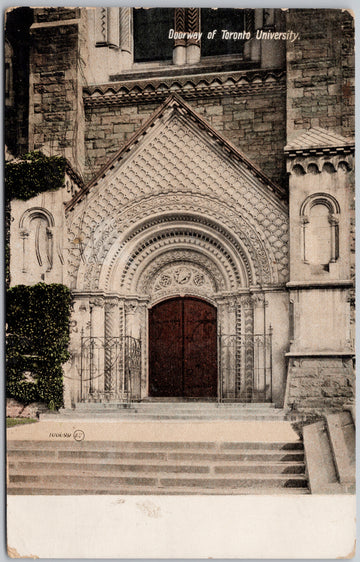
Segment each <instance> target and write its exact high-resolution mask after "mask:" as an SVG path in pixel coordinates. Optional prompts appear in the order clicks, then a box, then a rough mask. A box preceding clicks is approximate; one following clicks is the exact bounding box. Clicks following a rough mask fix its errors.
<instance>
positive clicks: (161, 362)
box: [149, 297, 217, 398]
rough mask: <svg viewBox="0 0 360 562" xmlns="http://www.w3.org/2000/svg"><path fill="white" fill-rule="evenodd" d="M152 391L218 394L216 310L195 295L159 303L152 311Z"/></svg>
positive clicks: (177, 395) (150, 367) (150, 362)
mask: <svg viewBox="0 0 360 562" xmlns="http://www.w3.org/2000/svg"><path fill="white" fill-rule="evenodd" d="M149 394H150V396H159V397H160V396H163V397H166V396H168V397H171V396H174V397H175V396H176V397H181V396H183V397H194V398H196V397H214V398H215V397H216V396H217V337H216V309H215V308H214V307H213V306H211V305H210V304H208V303H206V302H204V301H201V300H200V299H195V298H190V297H188V298H176V299H171V300H168V301H165V302H163V303H160V304H159V305H157V306H155V307H153V308H152V309H151V310H150V313H149Z"/></svg>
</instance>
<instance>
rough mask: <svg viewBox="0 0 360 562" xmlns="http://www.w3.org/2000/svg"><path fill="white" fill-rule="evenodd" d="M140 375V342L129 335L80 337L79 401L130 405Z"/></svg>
mask: <svg viewBox="0 0 360 562" xmlns="http://www.w3.org/2000/svg"><path fill="white" fill-rule="evenodd" d="M140 373H141V342H140V340H138V339H136V338H133V337H131V336H123V337H111V338H105V337H93V336H84V335H82V336H81V357H80V401H87V400H90V401H91V400H119V401H126V402H130V401H131V400H132V399H133V396H134V393H133V384H134V381H135V380H137V381H139V380H140Z"/></svg>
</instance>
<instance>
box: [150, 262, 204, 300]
mask: <svg viewBox="0 0 360 562" xmlns="http://www.w3.org/2000/svg"><path fill="white" fill-rule="evenodd" d="M190 263H191V262H190ZM190 263H189V262H186V261H176V262H175V263H172V264H170V265H168V266H166V267H164V268H162V269H161V270H160V272H158V273H157V275H156V276H155V277H154V278H153V282H152V291H151V293H152V294H153V295H154V297H155V298H156V296H157V295H166V294H167V293H168V294H172V293H184V292H185V293H186V294H205V295H206V294H208V295H211V294H213V293H214V292H215V286H214V282H213V281H212V280H211V278H210V277H209V275H208V274H207V272H206V271H205V270H204V269H202V268H200V267H195V266H194V265H193V264H191V265H190Z"/></svg>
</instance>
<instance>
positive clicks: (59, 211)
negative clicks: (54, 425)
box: [5, 7, 354, 412]
mask: <svg viewBox="0 0 360 562" xmlns="http://www.w3.org/2000/svg"><path fill="white" fill-rule="evenodd" d="M19 10H20V12H18V15H17V10H14V11H11V12H10V13H9V14H8V20H7V29H6V31H7V39H6V41H7V42H6V49H5V57H6V65H7V66H6V68H7V76H8V82H7V90H6V101H5V103H6V118H7V133H6V135H7V139H6V141H7V145H8V149H9V150H10V152H11V153H12V154H13V155H15V156H18V155H19V154H20V153H21V152H23V151H24V149H28V150H41V151H42V152H44V153H45V154H48V155H62V156H65V157H66V158H67V160H68V162H69V164H70V166H71V167H72V170H70V169H69V170H68V174H67V180H66V183H65V187H64V188H63V189H62V190H59V191H56V192H47V193H45V194H41V195H38V196H36V197H35V198H33V199H31V200H28V201H13V202H12V209H11V210H12V222H11V233H10V234H11V284H12V285H18V284H34V283H37V282H39V281H45V282H47V283H52V282H57V283H64V284H65V285H67V286H69V287H70V288H71V290H72V293H73V297H74V305H73V316H72V322H71V326H72V332H71V343H70V352H71V359H70V361H69V362H68V364H66V366H65V382H66V391H65V403H66V405H67V406H71V405H74V404H75V403H76V402H78V401H80V400H115V401H116V400H128V399H133V400H143V399H147V398H149V397H166V398H168V399H171V398H175V397H176V398H179V397H180V398H198V399H215V400H216V399H220V400H224V401H239V402H249V401H255V402H259V401H260V402H261V401H272V402H274V403H275V404H276V405H277V406H278V407H288V408H292V409H294V410H298V411H302V412H311V411H314V410H316V411H321V410H324V409H338V408H341V407H342V406H343V405H344V404H345V403H346V402H348V401H351V400H352V399H353V397H354V375H353V369H352V360H353V340H354V334H353V307H354V303H353V276H354V248H353V230H354V210H353V209H354V207H353V205H354V203H353V200H354V160H353V153H354V141H353V135H354V60H353V56H354V55H353V19H352V16H351V15H350V14H349V13H348V12H347V11H346V10H304V9H301V10H296V9H294V10H280V9H277V10H270V9H266V10H265V9H255V10H229V9H226V10H225V9H224V10H220V9H219V10H213V9H204V10H203V9H201V10H200V9H195V8H194V9H190V8H179V9H170V8H169V9H148V10H145V9H136V8H126V7H122V8H114V7H112V8H35V9H32V10H30V9H29V10H30V11H29V12H27V20H26V21H27V25H26V26H25V29H24V30H22V32H21V34H20V33H19V32H18V31H17V32H16V30H17V29H18V28H17V25H18V21H20V20H21V16H22V13H21V10H23V9H19ZM214 14H215V15H214ZM214 18H215V19H214ZM22 21H24V20H23V19H22ZM214 22H215V23H216V28H217V30H218V31H217V33H218V35H221V34H222V30H223V29H229V30H230V31H235V29H234V28H233V27H229V26H230V25H233V26H235V25H236V26H237V27H236V30H237V31H239V30H241V32H242V37H243V38H242V39H238V40H236V41H234V40H231V39H229V40H226V39H224V40H220V41H217V42H213V43H212V44H211V45H210V44H209V40H208V39H207V34H208V33H209V30H210V32H211V30H213V29H214V28H215V23H214ZM169 25H171V28H173V29H174V32H176V33H178V36H176V37H180V38H176V39H171V40H169V39H168V40H166V37H165V36H167V34H168V31H169ZM155 30H156V37H157V38H158V37H159V35H160V36H161V37H162V41H160V42H159V45H160V47H161V49H160V50H159V49H158V50H157V48H156V43H157V42H156V41H155V42H154V41H153V37H154V35H155ZM291 31H292V32H294V34H298V36H297V38H296V39H294V37H293V36H291V35H290V32H291ZM186 33H189V34H192V35H190V36H189V37H186ZM198 33H203V37H202V38H201V40H200V41H199V40H197V39H196V37H197V36H196V34H198ZM277 33H278V34H280V35H278V36H276V35H275V34H277ZM144 34H145V35H144ZM146 34H148V36H147V35H146ZM161 34H163V35H161ZM181 34H183V35H185V38H182V35H181ZM225 36H226V34H225ZM144 37H145V39H146V40H144ZM259 37H261V39H259ZM22 41H26V45H27V46H28V48H27V50H26V52H25V53H24V51H23V49H22V48H21V47H22ZM19 53H22V55H21V56H22V58H23V59H26V60H25V62H24V61H22V62H21V63H20V62H19V57H20V55H19ZM19 76H22V80H21V81H20V83H19ZM26 80H28V82H26ZM24 83H26V86H27V85H28V86H29V88H28V90H26V88H25V87H24ZM21 85H23V88H22V87H21ZM25 90H26V91H27V92H28V94H25V93H24V92H25ZM25 129H26V135H25V140H24V130H25ZM19 131H21V132H22V133H21V134H20V133H19ZM42 256H45V257H42ZM50 256H51V257H50Z"/></svg>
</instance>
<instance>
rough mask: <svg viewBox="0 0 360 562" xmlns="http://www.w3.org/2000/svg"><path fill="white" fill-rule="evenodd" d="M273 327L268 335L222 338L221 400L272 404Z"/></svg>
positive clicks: (219, 367)
mask: <svg viewBox="0 0 360 562" xmlns="http://www.w3.org/2000/svg"><path fill="white" fill-rule="evenodd" d="M272 336H273V332H272V328H271V326H270V329H269V331H268V333H263V334H252V335H241V336H240V335H237V334H236V335H233V334H230V335H226V334H223V335H219V336H218V369H219V386H218V399H219V401H220V402H222V401H223V400H226V399H229V400H232V399H235V400H239V401H242V402H271V400H272V395H273V364H272Z"/></svg>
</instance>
